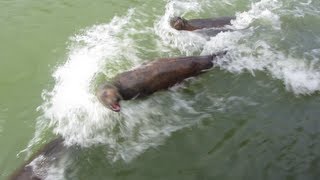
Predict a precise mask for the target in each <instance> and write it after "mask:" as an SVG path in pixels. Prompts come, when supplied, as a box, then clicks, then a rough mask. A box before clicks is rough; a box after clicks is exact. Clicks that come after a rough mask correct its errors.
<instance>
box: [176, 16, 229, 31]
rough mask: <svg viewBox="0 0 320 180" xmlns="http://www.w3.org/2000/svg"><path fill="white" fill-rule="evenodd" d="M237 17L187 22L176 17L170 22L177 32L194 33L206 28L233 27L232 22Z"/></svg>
mask: <svg viewBox="0 0 320 180" xmlns="http://www.w3.org/2000/svg"><path fill="white" fill-rule="evenodd" d="M233 19H235V17H220V18H216V19H211V18H210V19H190V20H186V19H184V18H182V17H174V18H172V19H171V20H170V25H171V27H172V28H174V29H176V30H185V31H194V30H197V29H204V28H223V27H225V26H226V25H231V20H233Z"/></svg>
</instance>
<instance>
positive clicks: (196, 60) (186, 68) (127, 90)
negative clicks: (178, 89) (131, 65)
mask: <svg viewBox="0 0 320 180" xmlns="http://www.w3.org/2000/svg"><path fill="white" fill-rule="evenodd" d="M215 57H216V56H215V55H214V56H213V55H210V56H191V57H178V58H167V59H159V60H156V61H153V62H151V63H149V64H146V65H143V66H140V67H138V68H136V69H133V70H131V71H127V72H124V73H121V74H119V75H117V76H116V77H115V78H114V81H113V83H112V84H113V85H114V86H116V87H117V89H118V91H119V93H120V94H121V96H122V98H123V99H124V100H128V99H132V98H135V97H144V96H146V95H149V94H152V93H154V92H156V91H158V90H162V89H167V88H168V87H171V86H173V85H175V84H176V83H179V82H181V81H183V80H184V79H186V78H189V77H192V76H196V75H198V74H200V73H201V72H202V71H204V70H206V69H210V68H211V67H212V66H213V62H212V61H213V60H214V58H215Z"/></svg>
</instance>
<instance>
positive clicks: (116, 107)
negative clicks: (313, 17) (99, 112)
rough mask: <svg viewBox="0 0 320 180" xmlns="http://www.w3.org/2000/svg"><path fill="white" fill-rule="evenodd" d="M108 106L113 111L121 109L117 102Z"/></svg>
mask: <svg viewBox="0 0 320 180" xmlns="http://www.w3.org/2000/svg"><path fill="white" fill-rule="evenodd" d="M110 107H111V110H112V111H115V112H120V110H121V107H120V104H119V103H113V104H111V105H110Z"/></svg>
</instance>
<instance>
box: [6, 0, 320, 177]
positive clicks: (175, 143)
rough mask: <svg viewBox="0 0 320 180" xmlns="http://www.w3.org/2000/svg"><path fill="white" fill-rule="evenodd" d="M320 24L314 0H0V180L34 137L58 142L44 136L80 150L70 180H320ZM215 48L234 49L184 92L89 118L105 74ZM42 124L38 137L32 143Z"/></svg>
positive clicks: (319, 10) (73, 157)
mask: <svg viewBox="0 0 320 180" xmlns="http://www.w3.org/2000/svg"><path fill="white" fill-rule="evenodd" d="M129 9H132V10H129ZM131 11H132V12H131ZM130 12H131V13H132V14H131V15H130ZM173 12H174V14H175V15H183V16H184V17H186V18H201V17H216V16H226V15H227V16H233V15H235V14H236V13H238V14H237V18H238V20H237V22H236V23H237V24H236V25H237V26H241V25H243V24H244V25H243V26H244V29H243V30H240V31H239V32H229V33H225V34H220V35H218V36H217V37H216V38H211V39H210V38H207V39H206V38H201V37H198V36H196V37H195V36H193V35H192V34H183V33H182V34H179V33H178V34H177V32H173V33H172V32H169V30H168V29H166V27H165V25H166V24H165V23H163V22H164V21H163V20H165V19H166V16H167V15H171V13H173ZM128 14H129V15H128ZM115 16H118V19H114V17H115ZM128 17H129V18H128ZM126 18H127V19H126ZM122 21H123V23H122V24H121V22H122ZM110 22H113V23H110ZM319 22H320V4H319V2H318V1H315V0H314V1H312V0H310V1H303V2H302V1H289V0H283V1H280V0H279V1H276V0H262V1H245V0H241V1H236V0H225V1H209V0H198V1H170V2H169V1H168V2H167V1H156V0H152V1H147V2H145V1H140V0H135V1H133V0H132V1H116V0H107V1H94V2H89V1H83V0H77V1H72V2H71V1H63V0H57V1H54V2H53V1H41V2H40V1H34V0H25V1H18V0H11V1H2V2H0V40H1V43H0V144H1V148H0V179H5V177H7V176H8V175H9V174H10V173H12V172H13V171H14V169H16V168H17V167H19V165H21V164H22V162H23V161H24V160H25V157H26V155H27V153H19V152H20V151H22V150H24V149H26V147H27V146H28V144H29V145H31V146H32V148H30V149H31V150H29V151H31V152H34V151H35V149H37V148H38V147H39V146H40V145H41V144H42V143H43V141H44V140H48V139H49V138H48V137H47V136H44V134H45V133H44V131H45V132H49V133H50V132H52V131H54V132H55V133H59V134H62V135H64V136H65V137H66V139H67V140H69V142H70V143H76V144H80V145H82V146H84V147H82V148H79V149H76V150H75V152H74V153H72V154H71V155H70V156H68V162H69V163H67V164H66V165H65V166H64V167H58V168H60V169H65V171H64V173H63V174H64V179H84V180H85V179H97V180H98V179H130V180H131V179H139V180H141V179H167V180H168V179H172V180H177V179H184V180H187V179H190V180H191V179H192V180H193V179H197V180H198V179H210V180H211V179H303V180H305V179H318V178H319V176H320V145H319V140H320V119H319V117H320V111H319V107H320V97H319V90H320V79H319V78H320V66H319V57H320V35H319V34H320V23H319ZM117 23H118V24H117ZM119 24H120V25H119ZM235 39H236V40H235ZM220 50H228V51H229V52H230V55H229V56H227V57H226V58H225V59H223V60H221V61H220V62H219V63H220V64H219V66H218V67H216V68H215V69H214V70H212V71H209V72H208V73H206V74H203V75H201V76H200V77H197V78H196V79H192V80H190V81H188V82H186V83H185V84H184V86H183V87H179V88H177V89H171V90H169V91H166V92H160V93H156V94H154V95H153V96H151V97H149V98H147V99H143V100H134V101H131V102H124V103H123V108H124V112H123V113H122V114H120V115H119V114H113V113H111V114H110V113H108V112H102V113H106V116H103V118H102V117H99V115H98V117H96V116H93V115H95V113H96V112H100V109H99V108H95V107H96V101H95V100H92V97H91V95H94V93H93V90H92V87H93V86H96V85H97V84H99V82H100V81H101V79H104V78H110V77H112V75H114V74H116V73H117V72H121V71H123V70H126V69H128V68H131V67H133V66H134V65H137V64H141V63H143V62H146V61H151V60H152V59H155V58H157V57H169V56H184V55H190V54H193V55H199V54H208V53H212V52H217V51H220ZM66 62H69V64H68V63H66ZM87 69H88V71H86V70H87ZM102 74H104V75H102ZM52 75H54V76H55V77H52ZM78 77H79V78H78ZM71 82H75V83H74V84H73V83H71ZM54 88H55V90H54V91H52V89H54ZM86 89H88V90H86ZM44 90H46V91H48V92H53V95H52V94H51V95H44V97H45V98H42V97H41V94H42V93H43V91H44ZM69 91H70V92H69ZM67 96H68V97H72V98H70V99H68V97H67ZM87 96H88V97H87ZM47 103H48V104H47ZM41 105H42V106H41ZM39 106H41V107H42V108H40V109H39V111H37V110H36V109H37V107H39ZM59 107H61V109H59ZM63 109H65V111H64V110H63ZM96 109H98V110H96ZM74 115H76V116H77V115H79V117H75V116H74ZM80 116H81V117H80ZM64 121H70V123H69V122H68V123H65V124H64V123H62V125H61V122H64ZM36 122H38V123H39V122H44V124H46V123H47V124H49V122H51V123H53V127H51V128H49V130H47V129H46V128H43V129H42V128H41V125H38V127H36ZM79 122H81V123H79ZM39 124H41V123H39ZM47 124H46V125H47ZM57 124H59V126H58V125H57ZM46 125H43V126H45V127H46ZM39 126H40V127H39ZM70 127H74V128H73V129H72V128H70ZM35 132H38V133H39V134H40V135H39V136H40V137H38V136H37V138H40V139H41V142H42V143H39V142H37V143H32V142H30V141H31V140H32V139H33V137H34V134H35ZM27 151H28V150H27ZM18 154H19V156H18Z"/></svg>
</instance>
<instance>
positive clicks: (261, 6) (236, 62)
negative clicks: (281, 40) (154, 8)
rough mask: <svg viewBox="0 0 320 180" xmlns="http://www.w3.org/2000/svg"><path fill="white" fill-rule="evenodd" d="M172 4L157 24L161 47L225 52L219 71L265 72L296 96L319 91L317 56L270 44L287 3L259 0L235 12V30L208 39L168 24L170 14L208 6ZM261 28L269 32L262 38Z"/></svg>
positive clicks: (233, 22) (188, 50)
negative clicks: (246, 8) (307, 57)
mask: <svg viewBox="0 0 320 180" xmlns="http://www.w3.org/2000/svg"><path fill="white" fill-rule="evenodd" d="M175 2H176V1H169V3H168V4H167V6H166V11H165V14H164V16H163V17H162V18H161V19H160V20H159V21H158V23H156V33H157V35H158V36H159V37H160V38H161V39H162V40H163V41H164V44H166V45H168V46H171V47H174V48H178V49H179V50H180V51H181V52H183V53H185V54H186V55H190V54H194V53H195V52H199V51H200V52H201V54H202V55H206V54H212V53H217V52H220V51H224V50H227V51H228V54H227V56H225V57H224V58H221V59H220V60H219V61H218V62H217V63H218V65H219V66H220V67H221V68H222V69H226V70H228V71H230V72H232V73H241V72H243V71H249V72H251V73H252V74H253V75H254V71H257V70H259V71H268V72H269V73H270V74H271V76H272V77H274V78H276V79H280V80H282V81H283V82H284V85H285V87H286V89H287V90H288V91H292V92H294V93H295V94H311V93H314V92H316V91H319V90H320V86H319V84H320V79H319V72H320V70H319V68H318V67H317V66H316V65H315V64H314V63H313V62H315V61H318V57H314V56H313V59H312V60H307V59H305V58H304V57H294V56H293V55H291V54H290V53H289V54H284V53H283V52H280V51H278V50H276V49H278V47H277V46H276V45H274V44H272V43H273V42H272V41H270V39H272V38H275V37H277V36H279V34H280V31H281V20H280V15H281V13H284V12H286V13H292V12H290V11H284V9H285V8H284V7H283V6H284V4H285V5H287V4H288V2H283V1H278V0H261V1H258V2H255V3H252V4H251V7H250V9H249V10H248V11H244V12H237V13H236V19H235V20H233V21H232V26H233V28H234V29H235V30H236V31H233V32H221V33H219V34H218V35H217V36H215V37H211V38H210V39H206V38H203V37H202V36H201V35H199V34H196V33H192V32H184V31H176V30H174V29H173V28H171V27H170V25H169V23H168V22H169V19H170V18H171V17H172V16H173V15H181V12H182V11H184V14H186V13H188V12H192V11H193V10H194V9H197V10H201V9H202V8H203V7H202V6H204V5H205V6H208V5H207V4H201V3H197V2H195V3H194V4H192V5H193V6H194V7H193V8H190V7H189V6H180V7H179V8H175V7H174V6H173V4H176V3H175ZM177 2H179V3H181V2H180V1H177ZM186 3H189V1H187V2H186ZM308 3H310V2H308ZM227 4H228V3H227ZM185 7H188V8H185ZM286 8H287V7H286ZM181 9H183V10H181ZM307 12H308V11H307ZM182 15H183V14H182ZM261 27H263V28H264V29H266V28H268V29H270V30H269V32H267V31H265V32H267V33H266V34H265V35H263V34H262V32H261V29H263V28H261ZM269 27H271V28H269ZM272 33H273V34H272ZM277 38H278V37H277ZM312 51H314V50H312ZM306 53H308V52H306ZM309 54H310V53H309ZM311 54H312V53H311Z"/></svg>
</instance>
